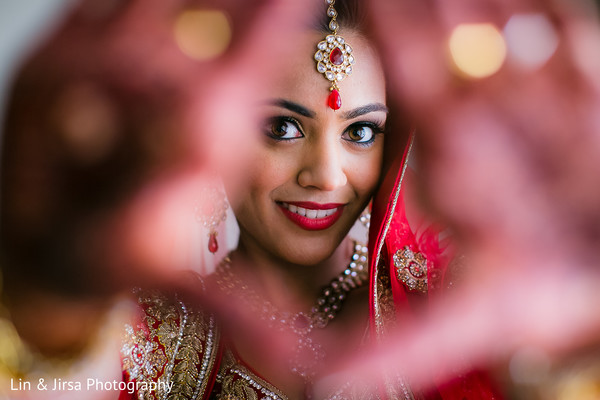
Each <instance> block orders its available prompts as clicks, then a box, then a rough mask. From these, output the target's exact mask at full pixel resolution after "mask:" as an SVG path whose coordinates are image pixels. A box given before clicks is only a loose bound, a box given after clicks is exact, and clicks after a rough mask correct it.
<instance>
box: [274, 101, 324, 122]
mask: <svg viewBox="0 0 600 400" xmlns="http://www.w3.org/2000/svg"><path fill="white" fill-rule="evenodd" d="M271 104H273V105H275V106H278V107H282V108H285V109H287V110H290V111H292V112H295V113H296V114H300V115H302V116H304V117H308V118H314V117H316V115H317V114H316V113H315V112H314V111H311V110H309V109H308V108H306V107H304V106H302V105H300V104H298V103H294V102H293V101H289V100H284V99H276V100H274V101H272V102H271Z"/></svg>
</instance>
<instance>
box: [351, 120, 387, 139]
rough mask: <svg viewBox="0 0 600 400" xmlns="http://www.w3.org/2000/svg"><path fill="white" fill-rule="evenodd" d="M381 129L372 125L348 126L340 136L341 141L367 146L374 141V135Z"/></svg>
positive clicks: (358, 124)
mask: <svg viewBox="0 0 600 400" xmlns="http://www.w3.org/2000/svg"><path fill="white" fill-rule="evenodd" d="M382 131H383V129H382V128H380V127H378V126H376V125H375V124H372V123H364V122H363V123H357V124H352V125H350V126H349V127H348V128H347V129H346V130H345V131H344V133H343V134H342V139H344V140H347V141H349V142H353V143H361V144H368V143H371V142H373V141H374V140H375V135H376V134H377V133H380V132H382Z"/></svg>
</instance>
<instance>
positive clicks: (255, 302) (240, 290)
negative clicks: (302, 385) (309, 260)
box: [215, 242, 368, 382]
mask: <svg viewBox="0 0 600 400" xmlns="http://www.w3.org/2000/svg"><path fill="white" fill-rule="evenodd" d="M215 276H216V278H217V279H216V282H217V285H218V287H219V289H220V290H221V291H222V292H223V293H224V294H225V295H227V296H238V297H240V298H242V299H243V300H244V301H245V302H247V303H248V304H249V305H250V307H251V309H252V310H253V311H254V312H256V313H257V314H258V315H259V316H260V318H261V320H263V321H266V322H267V323H268V326H269V328H275V329H278V330H280V331H282V332H284V331H288V332H293V333H294V334H295V335H296V337H297V342H296V349H295V353H294V356H293V357H292V359H291V361H290V369H291V371H292V372H293V373H295V374H297V375H299V376H300V377H302V378H303V379H304V380H305V381H306V382H310V381H312V379H313V377H314V375H315V368H316V366H317V365H318V364H319V362H320V361H322V360H323V358H324V357H325V355H324V351H323V348H322V346H321V345H320V344H319V343H317V342H315V341H314V340H313V339H312V338H311V337H310V334H311V332H312V331H313V329H314V328H320V329H323V328H325V327H326V326H327V325H328V324H329V322H330V321H332V320H333V319H334V318H335V317H336V316H337V314H338V313H339V312H340V310H341V309H342V305H343V303H344V302H345V300H346V298H347V297H348V294H349V293H350V292H351V291H352V290H354V289H358V288H359V287H361V286H363V285H364V283H365V282H366V281H367V280H368V264H367V247H366V246H364V245H363V244H360V243H358V242H355V243H354V253H353V254H352V258H351V260H350V263H349V264H348V267H347V268H346V269H345V270H344V271H342V272H341V273H340V274H339V275H338V276H336V277H335V278H333V279H332V280H331V281H330V282H329V284H328V285H327V286H325V287H324V288H323V289H322V290H321V295H320V296H319V297H318V298H317V301H316V303H315V305H314V306H313V307H312V308H311V310H310V312H302V311H301V312H297V313H295V314H292V313H290V312H287V311H281V310H279V309H278V308H277V307H275V306H274V305H273V303H271V302H270V301H268V300H265V299H264V298H263V297H261V296H260V295H259V294H258V293H256V292H255V291H254V290H252V289H251V288H249V287H248V286H247V285H245V284H244V283H243V282H242V281H241V280H240V279H239V278H238V277H237V276H235V275H234V274H233V272H232V271H231V258H230V257H229V256H227V257H225V258H224V259H223V261H221V262H220V263H219V265H218V266H217V268H216V272H215Z"/></svg>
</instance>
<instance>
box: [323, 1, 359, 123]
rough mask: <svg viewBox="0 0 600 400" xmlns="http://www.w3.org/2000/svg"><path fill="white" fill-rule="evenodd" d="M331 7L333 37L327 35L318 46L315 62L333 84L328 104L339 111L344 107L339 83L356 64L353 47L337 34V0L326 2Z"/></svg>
mask: <svg viewBox="0 0 600 400" xmlns="http://www.w3.org/2000/svg"><path fill="white" fill-rule="evenodd" d="M325 2H326V3H327V4H328V5H329V7H328V8H327V16H328V17H330V18H331V21H330V22H329V29H330V30H331V35H327V36H326V37H325V39H324V40H322V41H320V42H319V44H317V52H316V53H315V56H314V58H315V61H316V62H317V71H318V72H319V73H321V74H323V76H325V79H327V80H328V81H330V82H331V87H330V88H329V91H330V92H331V93H330V94H329V97H328V98H327V104H328V105H329V107H330V108H331V109H332V110H334V111H335V110H339V109H340V107H341V106H342V96H341V95H340V92H339V87H338V82H340V81H341V80H342V79H344V78H345V77H346V76H347V75H350V74H351V73H352V65H353V64H354V63H355V60H354V55H353V54H352V47H351V46H350V45H349V44H348V43H347V42H346V40H345V39H344V38H343V37H341V36H339V35H338V34H337V31H338V29H339V27H340V26H339V24H338V22H337V20H336V18H337V11H336V10H335V8H333V6H334V4H335V0H325Z"/></svg>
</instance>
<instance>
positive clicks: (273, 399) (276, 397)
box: [217, 350, 287, 400]
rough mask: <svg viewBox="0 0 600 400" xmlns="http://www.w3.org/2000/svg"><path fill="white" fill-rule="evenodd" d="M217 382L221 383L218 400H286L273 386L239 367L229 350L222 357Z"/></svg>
mask: <svg viewBox="0 0 600 400" xmlns="http://www.w3.org/2000/svg"><path fill="white" fill-rule="evenodd" d="M217 381H218V382H220V383H221V393H220V394H219V395H218V396H217V398H218V399H219V400H233V399H235V400H259V399H265V398H266V399H269V400H287V397H286V396H285V395H284V394H283V393H282V392H281V391H280V390H279V389H277V388H276V387H275V386H273V385H271V384H270V383H268V382H267V381H265V380H264V379H262V378H260V377H259V376H257V375H256V374H254V373H253V372H252V371H250V370H249V369H248V368H246V367H244V366H243V365H240V363H239V362H238V361H237V360H236V358H235V356H234V355H233V354H232V352H231V351H230V350H227V351H226V352H225V354H224V356H223V362H222V364H221V368H220V371H219V374H218V376H217ZM259 396H260V397H259Z"/></svg>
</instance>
